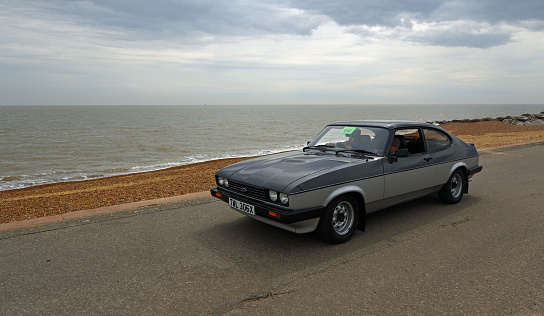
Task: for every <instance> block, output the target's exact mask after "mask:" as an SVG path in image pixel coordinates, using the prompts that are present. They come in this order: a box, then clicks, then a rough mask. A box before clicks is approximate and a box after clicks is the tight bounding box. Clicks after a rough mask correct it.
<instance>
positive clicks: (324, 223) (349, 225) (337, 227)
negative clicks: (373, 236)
mask: <svg viewBox="0 0 544 316" xmlns="http://www.w3.org/2000/svg"><path fill="white" fill-rule="evenodd" d="M358 221H359V206H358V205H357V201H356V200H355V199H354V198H353V197H351V196H349V195H345V196H339V197H337V198H335V199H334V200H332V201H331V202H330V203H329V205H328V206H327V210H326V211H325V213H324V214H323V216H321V220H320V221H319V226H318V227H317V231H318V233H319V235H320V236H321V237H322V238H323V239H325V240H326V241H328V242H330V243H333V244H340V243H343V242H346V241H348V240H349V239H350V238H351V236H353V234H354V233H355V230H356V229H357V223H358Z"/></svg>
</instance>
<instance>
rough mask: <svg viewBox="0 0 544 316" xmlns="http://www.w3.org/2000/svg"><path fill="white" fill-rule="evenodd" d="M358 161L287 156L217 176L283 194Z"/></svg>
mask: <svg viewBox="0 0 544 316" xmlns="http://www.w3.org/2000/svg"><path fill="white" fill-rule="evenodd" d="M360 161H361V160H360V159H353V158H342V157H335V156H332V155H309V154H306V153H303V152H290V153H283V154H276V155H271V156H265V157H260V158H256V159H251V160H246V161H243V162H239V163H236V164H234V165H230V166H228V167H225V168H223V169H221V170H220V171H219V172H218V173H217V175H218V176H222V177H226V178H228V179H229V180H231V181H236V182H242V183H245V184H250V185H254V186H258V187H263V188H267V189H272V190H276V191H283V190H284V189H285V188H286V187H287V186H288V185H289V184H291V183H293V182H294V181H296V180H299V179H301V178H304V177H307V176H310V175H312V174H316V173H322V172H323V171H325V170H328V169H334V168H338V167H342V166H344V165H346V164H350V163H354V162H355V163H358V162H360Z"/></svg>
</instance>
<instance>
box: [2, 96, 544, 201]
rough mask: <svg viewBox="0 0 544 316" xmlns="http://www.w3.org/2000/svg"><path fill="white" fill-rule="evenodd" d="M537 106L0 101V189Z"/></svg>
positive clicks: (277, 148)
mask: <svg viewBox="0 0 544 316" xmlns="http://www.w3.org/2000/svg"><path fill="white" fill-rule="evenodd" d="M542 111H544V105H543V104H513V105H507V104H484V105H481V104H478V105H466V104H465V105H455V104H444V105H432V104H428V105H193V106H187V105H184V106H0V148H1V149H2V150H1V151H0V191H4V190H12V189H19V188H25V187H30V186H36V185H42V184H49V183H58V182H67V181H81V180H88V179H96V178H102V177H108V176H114V175H122V174H130V173H137V172H146V171H153V170H160V169H165V168H169V167H174V166H180V165H186V164H191V163H196V162H204V161H210V160H216V159H223V158H236V157H251V156H258V155H263V154H269V153H275V152H280V151H287V150H296V149H300V148H302V147H303V146H304V144H306V142H307V141H310V140H312V139H313V137H314V136H315V135H317V134H318V133H319V132H320V131H321V130H322V129H323V128H324V127H325V125H327V124H328V123H331V122H336V121H348V120H377V119H380V120H381V119H385V120H415V121H427V122H436V121H451V120H458V119H479V118H486V117H493V118H494V117H500V116H509V115H510V116H516V115H521V114H524V113H539V112H542Z"/></svg>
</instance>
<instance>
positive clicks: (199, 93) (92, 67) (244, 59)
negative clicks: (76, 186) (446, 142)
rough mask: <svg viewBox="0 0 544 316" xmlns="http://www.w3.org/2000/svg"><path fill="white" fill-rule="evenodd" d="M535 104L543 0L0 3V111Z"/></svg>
mask: <svg viewBox="0 0 544 316" xmlns="http://www.w3.org/2000/svg"><path fill="white" fill-rule="evenodd" d="M348 103H349V104H403V103H408V104H416V103H426V104H435V103H450V104H451V103H468V104H475V103H476V104H478V103H501V104H502V103H506V104H509V103H516V104H518V103H536V104H543V103H544V1H542V0H518V1H512V0H478V1H474V0H414V1H406V0H334V1H331V0H290V1H289V0H276V1H268V0H232V1H223V0H153V1H144V0H88V1H77V0H70V1H65V0H42V1H37V0H2V1H0V105H21V104H29V105H41V104H51V105H80V104H82V105H85V104H105V105H108V104H145V105H147V104H163V105H177V104H348Z"/></svg>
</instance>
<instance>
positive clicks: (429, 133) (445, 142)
mask: <svg viewBox="0 0 544 316" xmlns="http://www.w3.org/2000/svg"><path fill="white" fill-rule="evenodd" d="M423 134H424V135H425V141H426V142H427V150H428V151H435V150H440V149H445V148H446V147H448V146H449V145H450V144H451V139H450V138H449V137H448V135H446V134H445V133H443V132H441V131H439V130H436V129H430V128H425V129H423Z"/></svg>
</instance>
